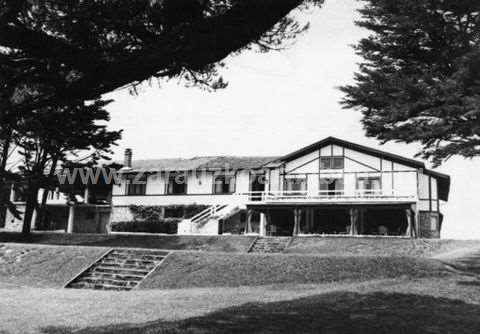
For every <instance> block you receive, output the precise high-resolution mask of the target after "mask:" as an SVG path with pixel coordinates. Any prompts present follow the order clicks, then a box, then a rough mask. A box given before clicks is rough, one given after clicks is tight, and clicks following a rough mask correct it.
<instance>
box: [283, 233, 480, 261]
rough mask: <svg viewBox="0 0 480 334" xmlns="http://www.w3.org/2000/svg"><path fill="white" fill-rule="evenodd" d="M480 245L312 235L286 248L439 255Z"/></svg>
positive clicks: (293, 251)
mask: <svg viewBox="0 0 480 334" xmlns="http://www.w3.org/2000/svg"><path fill="white" fill-rule="evenodd" d="M478 249H480V240H448V239H408V238H401V239H400V238H388V237H387V238H385V237H377V238H375V237H370V238H369V237H316V236H308V237H296V238H294V239H293V242H292V243H291V244H290V246H289V247H288V248H287V250H286V252H287V253H291V254H322V255H325V256H332V255H333V256H338V255H345V256H365V255H371V256H412V257H435V256H438V255H443V254H445V253H450V252H460V251H464V252H469V251H472V250H478Z"/></svg>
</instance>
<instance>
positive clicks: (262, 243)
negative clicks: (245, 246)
mask: <svg viewBox="0 0 480 334" xmlns="http://www.w3.org/2000/svg"><path fill="white" fill-rule="evenodd" d="M290 240H292V238H291V237H258V238H257V239H256V240H255V242H254V244H253V245H252V247H251V248H250V250H249V251H248V252H249V253H282V252H283V251H284V250H285V248H287V246H288V244H289V243H290Z"/></svg>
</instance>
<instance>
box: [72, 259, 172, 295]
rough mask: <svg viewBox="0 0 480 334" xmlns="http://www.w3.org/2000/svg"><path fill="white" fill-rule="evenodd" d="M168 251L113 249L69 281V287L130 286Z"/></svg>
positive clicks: (118, 289)
mask: <svg viewBox="0 0 480 334" xmlns="http://www.w3.org/2000/svg"><path fill="white" fill-rule="evenodd" d="M167 255H168V252H164V251H156V250H132V249H114V250H112V251H110V252H109V253H107V254H106V255H105V256H104V257H103V258H101V259H99V260H98V261H97V262H96V263H94V264H93V265H92V266H90V268H88V269H87V270H85V271H84V272H83V273H81V274H80V275H79V276H78V277H77V278H76V279H75V280H73V281H72V282H70V283H69V284H68V285H67V286H66V287H67V288H77V289H98V290H117V291H120V290H130V289H132V288H134V287H135V286H137V285H138V284H139V283H140V282H141V281H142V280H143V279H144V278H145V277H146V276H147V275H148V274H149V273H150V272H151V271H152V270H154V269H155V267H156V266H157V265H158V264H159V263H160V262H161V261H162V260H163V259H164V258H165V256H167Z"/></svg>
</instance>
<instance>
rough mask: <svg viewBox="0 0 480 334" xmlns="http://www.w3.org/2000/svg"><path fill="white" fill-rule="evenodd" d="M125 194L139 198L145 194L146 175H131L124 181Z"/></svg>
mask: <svg viewBox="0 0 480 334" xmlns="http://www.w3.org/2000/svg"><path fill="white" fill-rule="evenodd" d="M126 187H127V189H126V194H127V195H130V196H141V195H145V194H146V192H147V175H145V174H131V175H127V179H126Z"/></svg>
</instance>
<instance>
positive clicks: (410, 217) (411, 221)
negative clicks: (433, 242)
mask: <svg viewBox="0 0 480 334" xmlns="http://www.w3.org/2000/svg"><path fill="white" fill-rule="evenodd" d="M415 209H416V206H415V204H413V205H412V206H411V207H410V208H407V209H405V214H406V215H407V232H406V233H405V234H406V235H407V236H409V237H412V238H416V237H417V229H416V225H418V223H417V221H418V218H417V217H418V215H417V213H416V210H415Z"/></svg>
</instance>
